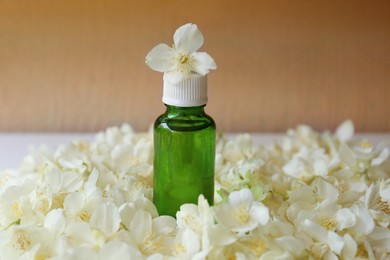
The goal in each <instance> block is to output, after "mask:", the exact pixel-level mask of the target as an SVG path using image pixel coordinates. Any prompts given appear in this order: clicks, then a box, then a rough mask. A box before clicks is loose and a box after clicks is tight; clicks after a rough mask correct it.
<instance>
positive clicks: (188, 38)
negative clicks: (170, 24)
mask: <svg viewBox="0 0 390 260" xmlns="http://www.w3.org/2000/svg"><path fill="white" fill-rule="evenodd" d="M173 40H174V43H175V48H176V49H177V50H179V51H182V52H185V53H187V54H189V53H193V52H195V51H197V50H198V49H199V48H200V47H201V46H202V45H203V40H204V39H203V35H202V33H201V32H200V31H199V30H198V27H197V26H196V25H195V24H191V23H187V24H185V25H183V26H181V27H180V28H179V29H177V30H176V32H175V34H174V36H173Z"/></svg>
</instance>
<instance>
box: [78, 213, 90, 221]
mask: <svg viewBox="0 0 390 260" xmlns="http://www.w3.org/2000/svg"><path fill="white" fill-rule="evenodd" d="M77 216H78V217H79V219H80V220H82V221H84V222H89V220H90V219H91V215H90V214H89V213H88V212H86V211H80V212H79V213H78V214H77Z"/></svg>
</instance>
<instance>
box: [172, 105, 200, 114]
mask: <svg viewBox="0 0 390 260" xmlns="http://www.w3.org/2000/svg"><path fill="white" fill-rule="evenodd" d="M165 106H166V107H167V110H166V112H167V113H168V114H170V115H194V114H204V113H205V112H204V107H205V106H206V105H202V106H196V107H178V106H171V105H167V104H165Z"/></svg>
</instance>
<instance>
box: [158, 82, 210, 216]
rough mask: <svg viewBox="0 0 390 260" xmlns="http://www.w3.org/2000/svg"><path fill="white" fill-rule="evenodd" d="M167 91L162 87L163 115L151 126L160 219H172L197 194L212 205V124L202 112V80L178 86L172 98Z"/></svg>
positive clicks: (196, 196)
mask: <svg viewBox="0 0 390 260" xmlns="http://www.w3.org/2000/svg"><path fill="white" fill-rule="evenodd" d="M170 88H172V86H167V84H165V83H164V95H163V102H164V103H165V105H166V112H165V113H164V114H162V115H161V116H160V117H158V118H157V119H156V121H155V124H154V180H153V182H154V183H153V186H154V188H153V202H154V204H155V205H156V207H157V210H158V212H159V214H160V215H170V216H173V217H175V215H176V212H177V211H178V210H179V209H180V206H181V205H182V204H184V203H195V204H196V203H197V202H198V197H199V195H200V194H203V195H204V197H205V198H206V199H207V200H208V202H209V204H210V205H212V204H213V201H214V160H215V123H214V120H213V119H212V118H211V117H210V116H208V115H207V114H206V113H205V111H204V106H205V103H206V102H207V95H206V94H207V80H206V78H205V77H195V78H192V79H188V80H186V81H184V82H181V83H179V86H174V88H176V91H173V92H175V94H172V91H171V92H170V91H169V89H170ZM194 89H195V91H194ZM168 92H169V93H170V94H169V93H168ZM177 92H180V93H177ZM183 92H184V94H183ZM196 92H197V93H196ZM188 93H189V94H188ZM194 93H195V94H194ZM187 94H188V95H187ZM172 97H173V98H172Z"/></svg>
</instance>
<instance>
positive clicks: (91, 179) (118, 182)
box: [0, 121, 390, 259]
mask: <svg viewBox="0 0 390 260" xmlns="http://www.w3.org/2000/svg"><path fill="white" fill-rule="evenodd" d="M352 136H353V125H352V123H351V122H349V121H347V122H345V123H344V124H342V125H341V126H340V127H339V128H338V129H337V130H336V133H335V134H331V133H329V132H325V133H322V134H319V133H317V132H314V131H313V130H312V129H310V128H309V127H307V126H299V127H297V128H296V129H294V130H290V131H288V133H287V135H286V136H285V137H284V138H283V140H281V141H280V142H279V143H278V144H274V145H271V146H269V147H264V146H259V147H254V145H253V144H252V139H251V137H250V136H249V135H240V136H238V137H237V138H235V139H234V140H228V139H226V138H224V137H223V136H220V137H219V138H218V143H217V153H216V173H215V174H216V176H215V177H216V196H215V197H216V202H215V205H214V206H209V205H208V203H207V201H206V200H205V199H204V198H203V197H202V196H200V197H199V202H198V205H193V204H186V205H183V206H182V207H181V209H180V211H179V212H178V213H177V216H176V219H175V218H172V217H168V216H158V214H157V211H156V208H155V206H154V205H153V203H152V180H153V167H152V162H153V145H152V135H151V134H150V133H149V134H136V133H134V132H133V131H132V129H131V128H130V127H129V126H128V125H124V126H122V127H121V128H117V127H113V128H109V129H107V130H106V131H105V132H104V133H99V134H98V135H97V136H96V139H95V141H94V142H92V143H89V142H85V141H75V142H73V143H71V144H68V145H65V146H61V147H59V148H58V149H57V150H56V151H55V152H54V153H52V152H48V151H47V150H46V149H44V148H41V149H38V150H37V151H35V152H32V153H31V154H30V155H29V156H27V157H26V158H25V160H24V161H23V162H22V165H21V167H20V169H19V170H15V171H9V170H7V171H2V172H0V259H16V258H18V259H49V258H50V259H130V258H131V259H142V258H144V259H166V258H177V259H206V258H207V259H337V258H340V259H355V258H356V259H389V255H390V230H389V222H390V208H389V205H390V180H389V175H390V159H389V148H388V146H387V145H386V144H385V143H380V144H378V145H373V144H372V143H370V142H369V141H367V140H358V139H356V138H353V137H352Z"/></svg>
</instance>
